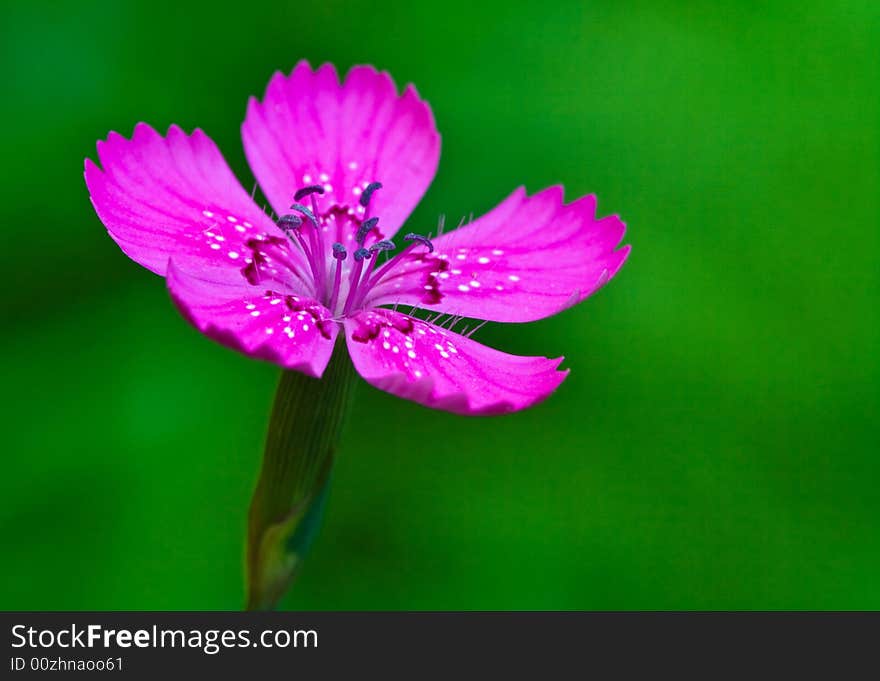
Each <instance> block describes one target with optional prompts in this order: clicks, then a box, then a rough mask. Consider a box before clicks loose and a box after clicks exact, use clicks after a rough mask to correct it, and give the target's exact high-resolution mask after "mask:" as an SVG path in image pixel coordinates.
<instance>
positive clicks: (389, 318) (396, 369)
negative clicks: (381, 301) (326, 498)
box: [345, 308, 568, 415]
mask: <svg viewBox="0 0 880 681" xmlns="http://www.w3.org/2000/svg"><path fill="white" fill-rule="evenodd" d="M345 328H346V334H347V343H348V351H349V353H350V354H351V358H352V361H353V362H354V366H355V368H356V369H357V371H358V373H359V374H360V375H361V376H363V377H364V378H365V379H366V380H367V381H368V382H369V383H370V384H372V385H374V386H375V387H377V388H379V389H380V390H385V391H386V392H389V393H392V394H394V395H397V396H398V397H403V398H405V399H409V400H414V401H416V402H419V403H421V404H423V405H425V406H426V407H431V408H434V409H443V410H446V411H451V412H455V413H457V414H471V415H477V414H503V413H507V412H512V411H517V410H519V409H524V408H526V407H529V406H531V405H533V404H535V403H537V402H540V401H541V400H543V399H544V398H546V397H547V396H548V395H549V394H550V393H552V392H553V391H554V390H555V389H556V388H557V387H558V386H559V384H560V383H561V382H562V381H563V379H564V378H565V376H566V375H567V374H568V371H557V370H556V367H558V366H559V364H560V362H561V361H562V358H561V357H560V358H558V359H547V358H546V357H519V356H516V355H508V354H505V353H503V352H500V351H498V350H493V349H492V348H489V347H486V346H485V345H481V344H480V343H477V342H476V341H473V340H471V339H469V338H466V337H465V336H462V335H460V334H457V333H453V332H452V331H448V330H446V329H442V328H440V327H437V326H434V325H433V324H429V323H428V322H424V321H421V320H419V319H415V318H413V317H409V316H407V315H405V314H401V313H399V312H393V311H391V310H387V309H382V308H376V309H372V310H364V311H362V312H360V313H358V314H357V315H356V316H354V317H351V318H349V319H347V320H346V321H345Z"/></svg>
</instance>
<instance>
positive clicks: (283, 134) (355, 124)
mask: <svg viewBox="0 0 880 681" xmlns="http://www.w3.org/2000/svg"><path fill="white" fill-rule="evenodd" d="M242 139H243V141H244V149H245V153H246V155H247V158H248V161H249V163H250V165H251V168H252V170H253V172H254V175H255V176H256V178H257V180H258V181H259V183H260V187H261V188H262V189H263V192H264V193H265V194H266V197H267V198H268V199H269V202H270V203H271V204H272V207H273V208H274V209H275V211H276V212H277V213H278V214H279V215H280V214H282V213H286V212H288V211H289V207H290V205H291V202H292V201H293V195H294V193H295V192H296V190H297V189H299V188H301V187H304V186H308V185H313V184H320V185H322V186H323V187H324V189H325V194H324V197H322V199H321V203H322V204H326V203H327V202H328V200H329V201H332V202H333V203H335V204H337V205H339V206H340V207H342V206H348V207H350V208H352V209H354V210H355V211H358V210H362V209H361V207H360V206H359V205H358V200H359V197H360V194H361V191H362V190H363V188H364V187H365V186H366V185H367V184H368V183H370V182H381V183H382V184H383V188H382V189H381V190H380V191H378V192H376V193H375V194H374V195H373V197H372V199H371V202H370V212H371V214H372V215H376V216H379V218H380V223H379V227H380V229H381V231H382V233H383V234H384V235H385V236H392V235H393V234H394V232H396V231H397V230H398V229H399V228H400V226H401V225H402V224H403V222H404V221H405V220H406V218H407V217H408V216H409V214H410V213H411V212H412V210H413V208H415V206H416V204H417V203H418V202H419V200H420V199H421V198H422V195H423V194H424V193H425V191H426V190H427V188H428V185H430V184H431V180H432V179H433V178H434V173H435V172H436V170H437V162H438V160H439V158H440V136H439V135H438V134H437V129H436V126H435V124H434V117H433V114H432V113H431V109H430V107H429V106H428V105H427V104H426V103H425V102H424V101H422V100H421V99H420V98H419V95H418V93H417V92H416V90H415V88H414V87H413V86H412V85H410V86H408V87H407V88H406V90H405V91H404V93H403V95H398V94H397V87H396V86H395V84H394V81H393V80H392V79H391V76H389V75H388V74H387V73H386V72H384V71H383V72H381V73H379V72H377V71H376V69H374V68H373V67H372V66H356V67H354V68H353V69H352V70H351V71H349V73H348V76H347V77H346V79H345V83H344V84H342V85H340V83H339V79H338V77H337V75H336V69H335V68H334V67H333V65H332V64H324V65H323V66H321V67H320V68H319V69H317V70H316V71H312V69H311V67H310V66H309V64H308V62H306V61H301V62H299V64H297V66H296V68H295V69H294V70H293V72H292V73H291V74H290V75H289V76H285V75H284V74H282V73H280V72H276V73H275V75H274V76H273V77H272V79H271V80H270V81H269V85H268V87H267V88H266V94H265V96H264V97H263V101H262V102H259V101H257V99H256V98H253V97H252V98H251V99H250V102H249V103H248V110H247V116H246V118H245V121H244V124H243V125H242ZM328 238H329V237H328Z"/></svg>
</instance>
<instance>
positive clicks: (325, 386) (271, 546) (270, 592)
mask: <svg viewBox="0 0 880 681" xmlns="http://www.w3.org/2000/svg"><path fill="white" fill-rule="evenodd" d="M354 375H355V374H354V368H353V367H352V364H351V360H350V359H349V357H348V353H347V352H345V348H344V347H340V348H336V349H335V350H334V352H333V356H332V357H331V359H330V363H329V365H328V366H327V369H326V370H325V372H324V375H323V377H322V378H320V379H315V378H311V377H309V376H306V375H304V374H301V373H299V372H296V371H285V372H283V373H282V374H281V380H280V381H279V383H278V389H277V391H276V393H275V403H274V404H273V406H272V415H271V417H270V420H269V433H268V436H267V437H266V448H265V452H264V454H263V465H262V468H261V470H260V478H259V480H258V482H257V487H256V489H255V490H254V496H253V499H252V500H251V507H250V513H249V515H248V540H247V566H246V568H247V609H248V610H268V609H272V608H273V607H274V606H275V605H276V604H277V603H278V601H279V600H280V598H281V597H282V596H283V595H284V593H285V591H286V590H287V588H288V587H289V586H290V584H291V582H292V581H293V578H294V577H295V575H296V572H297V570H298V568H299V566H300V565H301V563H302V559H303V557H304V556H305V553H306V551H307V550H308V548H309V545H310V544H311V541H312V539H313V538H314V536H315V534H316V532H317V527H318V525H319V523H320V518H321V513H322V510H323V505H324V500H325V499H326V496H327V489H328V486H329V477H330V471H331V469H332V467H333V457H334V455H335V452H336V448H337V446H338V444H339V438H340V435H341V432H342V427H343V423H344V419H345V414H346V412H347V411H348V402H349V395H350V392H351V386H352V383H353V378H354Z"/></svg>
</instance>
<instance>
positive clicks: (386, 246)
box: [370, 239, 396, 253]
mask: <svg viewBox="0 0 880 681" xmlns="http://www.w3.org/2000/svg"><path fill="white" fill-rule="evenodd" d="M395 248H396V246H395V245H394V242H393V241H390V240H388V239H383V240H382V241H377V242H376V243H374V244H373V245H372V246H370V253H375V252H376V251H393V250H394V249H395Z"/></svg>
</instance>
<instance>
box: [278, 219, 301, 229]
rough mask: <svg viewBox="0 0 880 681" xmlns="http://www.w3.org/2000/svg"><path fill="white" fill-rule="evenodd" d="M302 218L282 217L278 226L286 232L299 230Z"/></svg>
mask: <svg viewBox="0 0 880 681" xmlns="http://www.w3.org/2000/svg"><path fill="white" fill-rule="evenodd" d="M300 225H302V218H301V217H300V216H299V215H282V216H281V217H280V218H278V226H279V227H280V228H281V229H282V230H284V231H285V232H287V231H289V230H291V229H299V227H300Z"/></svg>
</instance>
